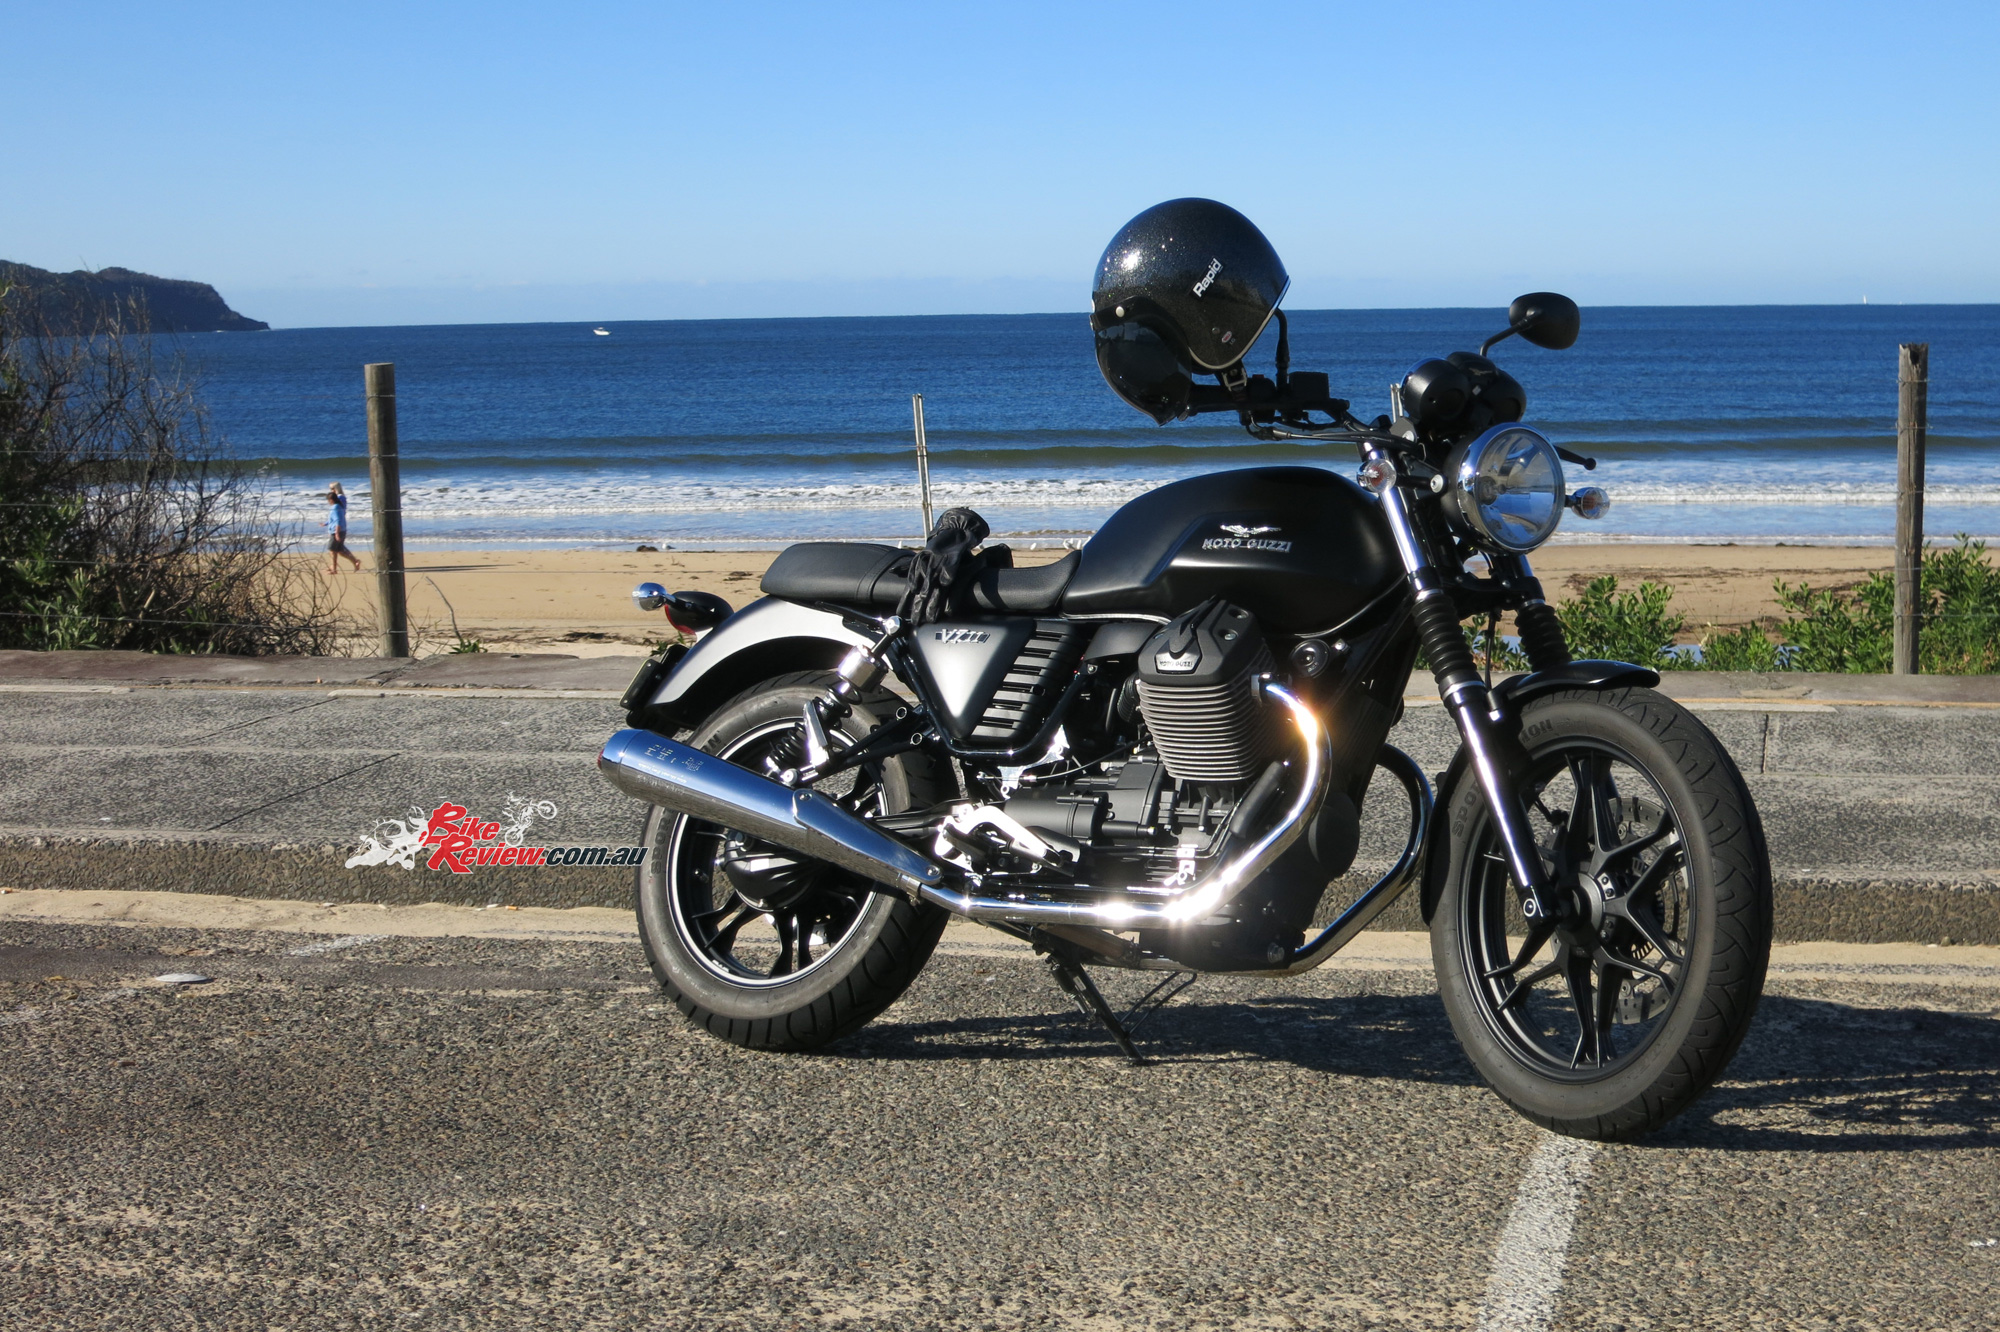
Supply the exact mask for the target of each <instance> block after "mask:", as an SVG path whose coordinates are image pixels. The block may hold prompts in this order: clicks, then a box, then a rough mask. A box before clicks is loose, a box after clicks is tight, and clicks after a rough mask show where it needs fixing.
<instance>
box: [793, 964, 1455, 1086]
mask: <svg viewBox="0 0 2000 1332" xmlns="http://www.w3.org/2000/svg"><path fill="white" fill-rule="evenodd" d="M1106 988H1107V990H1108V991H1110V987H1108V986H1107V987H1106ZM1139 993H1143V991H1140V992H1139ZM1109 997H1110V999H1111V1002H1112V1006H1113V1008H1114V1009H1116V1010H1117V1011H1118V1012H1120V1013H1121V1014H1122V1013H1124V1012H1125V1010H1126V1008H1127V1007H1128V1006H1129V1005H1130V1004H1131V1003H1132V1002H1133V1000H1135V999H1136V998H1137V997H1138V996H1137V994H1132V995H1123V994H1120V993H1118V992H1116V991H1111V992H1110V993H1109ZM1121 1000H1122V1002H1121ZM1135 1040H1136V1042H1137V1044H1138V1048H1139V1053H1140V1055H1141V1057H1142V1058H1144V1060H1145V1061H1146V1064H1147V1066H1149V1067H1153V1066H1169V1065H1180V1066H1186V1065H1193V1064H1216V1063H1270V1064H1289V1065H1292V1066H1295V1067H1297V1068H1300V1069H1303V1070H1308V1071H1312V1072H1317V1073H1331V1074H1336V1075H1340V1076H1344V1077H1356V1078H1385V1079H1394V1080H1397V1081H1404V1082H1419V1083H1438V1084H1450V1085H1457V1086H1465V1085H1472V1084H1476V1083H1477V1082H1478V1081H1479V1078H1478V1075H1477V1074H1476V1073H1475V1072H1474V1071H1473V1069H1472V1065H1471V1064H1469V1063H1468V1062H1467V1061H1466V1059H1465V1057H1464V1055H1463V1054H1461V1053H1460V1052H1459V1048H1458V1044H1457V1042H1456V1041H1454V1040H1453V1039H1452V1034H1451V1024H1450V1023H1449V1022H1448V1021H1447V1020H1446V1019H1445V1015H1444V1009H1443V1008H1442V1007H1441V1006H1440V1005H1439V1003H1438V1001H1437V997H1436V996H1435V995H1426V994H1418V995H1386V994H1361V995H1345V996H1333V997H1323V996H1299V995H1283V996H1273V995H1267V994H1257V995H1254V996H1246V997H1245V998H1242V999H1212V1000H1208V1001H1192V1000H1180V1001H1176V1002H1175V1003H1173V1004H1172V1005H1170V1006H1169V1007H1167V1008H1165V1009H1163V1010H1160V1011H1158V1012H1155V1013H1153V1014H1151V1015H1149V1016H1148V1017H1146V1018H1145V1020H1144V1021H1143V1022H1142V1023H1141V1024H1140V1026H1139V1028H1138V1030H1137V1033H1136V1036H1135ZM827 1053H828V1054H830V1055H832V1056H835V1057H847V1058H860V1059H889V1060H905V1059H907V1060H930V1061H935V1060H952V1059H983V1060H995V1061H1007V1060H1021V1061H1038V1060H1065V1059H1092V1058H1112V1059H1117V1060H1120V1061H1121V1062H1122V1061H1123V1059H1124V1057H1123V1056H1122V1055H1120V1054H1119V1052H1118V1049H1117V1047H1116V1046H1114V1045H1113V1044H1112V1042H1111V1039H1110V1037H1109V1036H1108V1035H1107V1034H1106V1032H1105V1031H1104V1029H1103V1028H1102V1027H1100V1026H1098V1025H1097V1023H1096V1022H1095V1021H1094V1020H1086V1019H1085V1018H1083V1017H1082V1016H1081V1015H1079V1014H1078V1013H1077V1012H1076V1011H1075V1010H1067V1011H1064V1010H1058V1011H1054V1012H1040V1013H1021V1014H1009V1015H1004V1016H995V1015H988V1014H979V1015H971V1014H968V1015H966V1016H963V1017H957V1018H947V1019H940V1020H933V1021H917V1022H901V1023H898V1022H894V1021H893V1020H892V1021H889V1022H883V1023H877V1024H876V1025H874V1026H872V1027H868V1028H864V1029H863V1030H862V1031H861V1032H859V1033H857V1034H856V1035H855V1036H852V1037H849V1038H848V1039H847V1040H846V1041H843V1042H841V1043H840V1044H838V1045H836V1046H834V1047H832V1048H831V1049H829V1050H828V1052H827Z"/></svg>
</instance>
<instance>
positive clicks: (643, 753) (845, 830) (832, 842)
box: [597, 730, 944, 893]
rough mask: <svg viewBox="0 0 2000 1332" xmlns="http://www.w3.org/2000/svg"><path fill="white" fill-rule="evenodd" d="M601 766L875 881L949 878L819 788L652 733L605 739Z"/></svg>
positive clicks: (669, 804) (681, 806)
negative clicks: (793, 784) (797, 785)
mask: <svg viewBox="0 0 2000 1332" xmlns="http://www.w3.org/2000/svg"><path fill="white" fill-rule="evenodd" d="M597 770H598V771H599V772H601V773H603V774H604V776H605V779H606V780H608V781H609V782H610V783H611V784H612V785H613V786H615V787H617V788H618V789H619V790H621V791H623V792H624V793H625V794H626V795H629V796H635V797H637V798H638V799H640V800H645V801H649V802H650V803H652V804H655V805H659V806H660V807H661V808H663V809H670V810H673V811H674V812H675V813H677V814H686V815H688V816H689V817H690V818H697V819H706V820H708V821H709V822H711V823H719V824H721V825H722V826H723V827H725V828H733V829H735V830H736V831H738V832H742V833H748V834H749V835H751V836H752V837H761V838H762V839H764V840H765V841H767V842H774V843H776V844H777V845H779V846H782V847H784V848H785V849H786V850H788V851H796V852H798V853H799V854H800V855H805V856H812V857H814V858H815V859H818V860H824V861H828V862H829V863H831V864H835V865H838V866H840V867H841V868H842V869H845V870H852V871H853V872H854V873H856V874H859V875H861V876H863V877H864V878H867V879H870V880H873V881H874V882H876V883H886V884H889V885H890V886H892V887H895V888H900V889H902V890H904V891H905V892H910V893H926V892H929V891H930V890H932V889H935V888H936V887H937V886H938V885H939V884H940V883H941V882H942V881H943V878H944V871H943V870H941V869H940V868H939V867H938V866H937V865H935V864H934V863H932V862H931V861H930V859H929V858H927V857H925V856H924V855H922V854H921V853H919V852H917V851H915V850H912V849H911V848H910V847H908V846H905V845H904V844H903V843H901V842H899V841H897V840H896V839H895V838H893V837H891V836H890V835H889V834H887V833H885V832H883V831H882V830H881V829H880V828H876V827H873V826H872V825H870V824H869V823H868V822H866V821H865V820H863V819H862V818H861V817H860V816H859V815H856V814H851V813H849V812H848V811H846V810H844V809H842V808H841V807H840V806H838V805H836V804H834V803H833V802H832V801H831V800H828V799H827V798H826V797H825V796H823V795H821V794H819V793H818V792H816V791H809V790H797V791H795V790H793V789H792V788H790V787H787V786H780V785H779V784H778V783H776V782H774V781H772V780H770V779H769V778H767V777H760V776H758V775H757V774H756V773H754V772H751V771H750V770H749V769H748V768H740V767H738V766H737V765H736V764H734V763H731V762H729V761H728V760H727V759H723V758H718V757H716V756H715V755H714V754H708V753H704V752H702V751H701V750H699V749H696V748H694V747H693V746H692V745H684V744H682V743H681V742H680V741H678V740H669V739H668V738H667V737H666V736H663V735H660V734H658V733H657V732H654V731H641V730H624V731H620V732H618V733H617V734H616V735H614V736H612V737H611V738H610V739H609V740H607V741H605V743H604V751H603V752H602V753H600V754H599V755H598V756H597Z"/></svg>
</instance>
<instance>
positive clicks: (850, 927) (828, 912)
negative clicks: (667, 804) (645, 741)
mask: <svg viewBox="0 0 2000 1332" xmlns="http://www.w3.org/2000/svg"><path fill="white" fill-rule="evenodd" d="M832 683H833V676H831V675H828V674H823V673H818V672H810V673H803V674H798V675H788V676H781V677H779V678H778V679H775V680H769V681H766V682H764V683H762V684H758V685H755V686H752V687H751V688H750V689H748V690H745V691H744V692H743V693H742V694H739V695H738V696H737V697H736V698H735V699H733V700H731V701H730V702H728V703H726V704H724V705H723V706H722V707H721V708H720V709H719V710H717V711H716V713H715V714H714V715H713V716H712V717H710V718H709V719H708V721H706V722H705V723H703V724H702V726H701V727H700V728H699V729H698V730H697V731H696V734H695V736H694V738H693V739H692V740H691V742H690V743H692V744H693V745H694V746H695V747H696V748H697V749H703V750H706V751H708V752H709V753H711V754H717V755H720V756H721V757H723V758H725V759H728V760H729V761H730V762H732V763H736V764H739V765H741V766H743V767H746V768H749V769H750V770H751V771H752V772H762V771H764V770H765V764H764V761H765V760H766V759H773V760H774V761H777V762H778V763H779V764H780V766H790V765H791V764H793V763H796V762H797V755H796V752H790V753H788V752H787V751H786V747H787V746H788V744H790V743H791V742H792V741H793V737H794V735H795V733H796V731H797V728H798V724H799V714H800V712H801V711H802V710H803V708H804V707H805V704H806V702H807V701H808V700H809V699H813V698H819V697H823V696H824V695H825V694H826V692H827V688H828V686H829V685H831V684H832ZM895 706H896V699H895V698H894V696H893V695H889V694H876V695H871V696H869V697H866V698H864V699H862V700H861V702H860V704H859V705H858V706H856V707H855V709H854V710H853V712H852V713H851V714H849V715H848V717H847V718H846V719H845V720H844V721H842V722H840V723H839V724H838V725H837V726H835V727H831V728H829V729H830V730H831V731H835V732H837V733H838V738H839V739H841V740H845V741H854V740H858V739H860V738H862V737H863V736H865V735H867V734H868V732H869V731H870V730H871V729H872V728H874V727H875V726H877V725H879V724H880V723H882V722H884V721H886V720H887V719H888V715H887V714H888V713H889V712H890V711H892V710H893V709H894V708H895ZM941 780H942V774H941V773H940V772H939V771H938V769H937V768H936V766H935V765H934V764H933V763H932V761H931V760H930V758H929V757H928V756H927V755H924V754H922V753H910V754H905V755H902V756H901V757H899V758H892V759H887V760H884V761H882V762H880V763H871V764H865V765H863V766H861V767H860V768H857V769H851V770H849V771H848V772H845V773H841V774H839V775H838V776H836V777H834V778H832V779H830V780H829V781H827V782H825V783H823V784H821V785H819V786H817V787H815V788H814V789H815V790H817V791H819V792H820V793H821V794H822V795H825V796H826V797H827V798H829V799H831V800H833V801H835V802H837V803H838V804H840V805H841V806H843V807H844V808H846V809H849V810H852V811H854V812H855V813H859V814H896V813H901V812H902V811H904V810H907V809H911V808H917V807H922V806H927V805H930V804H932V803H934V802H936V801H937V800H938V799H940V798H941V797H942V796H943V795H944V794H946V792H945V791H944V789H943V788H942V786H941V785H940V782H941ZM643 837H644V843H643V844H644V845H645V846H647V847H650V848H651V853H650V854H649V855H647V857H646V859H645V860H644V862H643V863H642V864H641V867H640V870H639V902H638V906H639V936H640V939H641V941H642V942H643V943H644V944H645V947H646V959H647V961H648V962H650V963H651V964H652V968H653V975H654V976H655V977H656V978H657V979H658V980H659V982H660V988H661V989H662V990H664V991H665V992H666V994H667V995H668V997H669V998H671V999H672V1000H673V1001H674V1004H675V1006H676V1007H678V1008H679V1009H680V1010H681V1012H682V1013H683V1014H685V1015H686V1016H687V1018H688V1020H689V1021H691V1022H693V1023H694V1024H695V1025H697V1026H699V1027H702V1028H705V1029H706V1030H707V1031H709V1032H710V1033H712V1034H714V1035H716V1036H720V1037H721V1038H722V1039H724V1040H726V1041H731V1042H734V1043H735V1044H737V1045H744V1046H750V1047H752V1048H754V1049H768V1050H808V1049H812V1048H814V1047H816V1046H820V1045H824V1044H826V1043H827V1042H829V1041H832V1040H837V1039H838V1038H840V1037H841V1036H844V1035H846V1034H847V1033H848V1032H851V1031H853V1030H854V1029H855V1028H857V1027H860V1026H861V1025H862V1024H863V1023H866V1022H867V1021H868V1020H869V1019H871V1018H873V1017H875V1016H876V1015H877V1014H878V1013H880V1012H881V1011H882V1010H883V1009H885V1008H887V1007H888V1006H889V1005H890V1004H892V1003H894V1002H895V1001H896V999H897V997H898V996H900V995H901V994H902V993H903V991H904V990H905V989H906V988H907V987H908V986H909V984H910V982H911V981H913V980H914V979H916V976H917V973H918V972H919V971H921V970H922V969H923V965H924V963H925V961H927V960H928V959H929V957H930V954H931V950H932V949H933V948H935V947H936V946H937V941H938V938H939V936H941V935H942V934H943V933H944V926H945V921H946V920H947V919H948V915H947V913H946V912H944V911H943V910H941V909H939V908H938V907H934V906H931V905H929V904H913V903H911V902H908V901H905V900H904V899H903V898H901V897H899V896H897V895H896V894H895V893H893V892H890V891H888V890H887V889H884V888H882V887H881V886H880V885H877V884H873V883H870V882H869V881H868V880H866V879H865V878H863V877H862V876H860V875H858V874H854V873H852V872H850V871H848V870H844V869H841V868H839V867H838V866H835V865H830V864H827V863H826V862H825V861H820V860H814V859H811V858H809V857H805V856H800V855H796V854H795V853H793V852H790V851H786V850H784V849H783V848H781V847H777V846H773V845H770V844H769V843H765V842H761V841H758V840H757V839H755V838H751V837H746V836H744V835H743V834H741V833H737V832H733V831H731V830H729V829H727V828H724V827H722V826H721V825H719V824H715V823H710V822H707V821H705V820H702V819H694V818H689V817H688V816H686V815H684V814H675V813H671V812H669V811H667V810H664V809H661V808H659V807H658V806H655V807H654V808H653V810H652V812H651V813H650V814H649V815H648V816H647V819H646V828H645V832H644V834H643Z"/></svg>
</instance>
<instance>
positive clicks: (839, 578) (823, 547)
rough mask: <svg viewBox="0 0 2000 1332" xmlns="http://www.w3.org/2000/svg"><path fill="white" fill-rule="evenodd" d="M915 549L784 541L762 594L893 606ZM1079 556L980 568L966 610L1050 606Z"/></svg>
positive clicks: (1021, 611) (1026, 610) (1036, 610)
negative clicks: (1036, 563) (787, 543)
mask: <svg viewBox="0 0 2000 1332" xmlns="http://www.w3.org/2000/svg"><path fill="white" fill-rule="evenodd" d="M914 554H915V552H914V551H908V550H899V549H897V548H896V547H894V546H880V545H876V544H874V543H873V542H867V541H805V542H801V543H800V544H798V545H796V546H787V547H786V548H785V549H784V551H783V552H782V553H780V554H779V556H778V558H777V559H775V560H773V561H771V567H770V568H769V569H767V570H765V571H764V581H763V583H762V584H761V586H762V588H763V591H764V595H765V596H767V597H783V598H784V599H785V600H786V601H822V602H831V603H832V604H834V605H836V606H855V607H869V608H874V609H882V608H892V607H894V606H895V605H896V603H897V602H899V601H901V600H902V599H903V592H904V590H905V588H906V587H907V586H908V583H907V580H906V578H905V574H906V573H907V571H908V570H909V567H910V560H911V557H912V556H913V555H914ZM1081 560H1082V557H1081V556H1080V555H1079V554H1078V553H1077V552H1076V551H1071V552H1070V553H1069V554H1067V555H1065V556H1063V557H1062V558H1061V559H1059V560H1057V561H1056V562H1055V563H1053V564H1044V565H1042V566H1041V567H1039V568H1035V569H1005V568H987V569H981V570H980V571H979V573H978V575H977V576H976V577H975V578H974V580H973V583H972V586H971V588H970V589H969V595H968V597H967V609H971V610H982V611H991V612H995V613H998V614H1003V615H1005V614H1016V615H1038V614H1040V613H1042V612H1043V611H1050V610H1054V609H1055V607H1056V603H1057V602H1059V601H1061V600H1062V594H1063V589H1064V588H1066V587H1068V586H1069V580H1070V579H1071V578H1073V577H1075V575H1076V567H1077V565H1078V564H1079V563H1080V562H1081Z"/></svg>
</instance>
